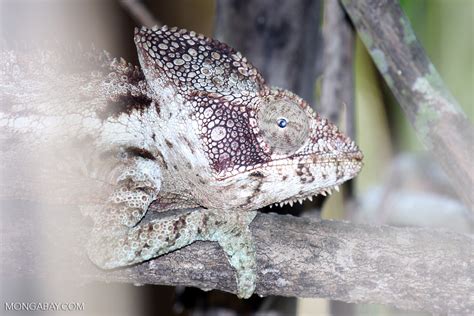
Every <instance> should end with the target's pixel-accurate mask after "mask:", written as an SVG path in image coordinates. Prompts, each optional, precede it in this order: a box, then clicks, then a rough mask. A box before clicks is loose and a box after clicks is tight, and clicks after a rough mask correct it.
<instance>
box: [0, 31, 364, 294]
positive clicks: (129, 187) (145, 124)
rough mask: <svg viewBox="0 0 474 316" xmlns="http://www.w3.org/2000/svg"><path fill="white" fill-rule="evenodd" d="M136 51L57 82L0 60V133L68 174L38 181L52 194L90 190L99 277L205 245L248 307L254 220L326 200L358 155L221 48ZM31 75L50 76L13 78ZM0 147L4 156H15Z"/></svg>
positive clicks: (193, 38)
mask: <svg viewBox="0 0 474 316" xmlns="http://www.w3.org/2000/svg"><path fill="white" fill-rule="evenodd" d="M134 40H135V43H136V46H137V53H138V57H139V61H140V67H138V66H134V65H132V64H130V63H127V62H125V61H124V60H123V59H110V58H109V57H108V56H106V55H101V57H100V58H97V62H96V63H93V64H92V65H89V67H85V68H80V67H79V66H78V65H79V64H74V67H73V69H72V70H70V71H67V72H64V71H62V70H61V69H59V68H58V67H52V66H49V65H48V66H47V67H43V64H40V63H39V62H38V60H39V61H41V63H51V64H54V62H56V60H57V59H58V58H56V55H54V54H52V55H48V54H41V59H38V60H22V58H21V57H20V56H16V55H15V54H12V53H9V52H2V57H3V58H2V60H1V61H0V66H1V68H0V70H1V73H0V74H1V77H0V83H1V85H0V95H1V96H2V99H3V100H7V101H8V102H10V103H11V104H10V106H9V107H8V108H6V109H3V110H2V112H0V127H1V128H2V131H5V132H8V133H9V134H12V135H15V137H19V136H18V135H21V137H24V138H25V144H26V146H27V147H29V149H30V150H34V151H36V150H38V152H45V151H44V150H43V151H41V148H39V147H38V148H37V147H34V148H33V147H32V144H35V146H36V144H37V143H38V141H37V140H38V139H40V140H42V141H46V142H49V143H50V144H53V145H54V146H59V148H58V149H56V150H54V151H53V152H54V155H50V156H47V157H48V160H47V161H48V164H47V165H46V166H45V167H50V165H51V166H53V165H54V166H55V165H57V164H58V163H59V164H60V165H64V164H66V163H69V164H71V165H74V168H72V167H71V168H70V169H71V170H80V173H79V174H80V176H78V175H77V174H74V173H72V172H71V173H70V174H71V177H66V175H61V176H60V177H58V176H49V175H48V174H47V173H44V174H45V175H46V176H47V179H60V180H62V181H63V182H61V183H60V185H58V186H57V190H58V192H59V190H62V189H63V187H64V188H65V189H64V192H68V193H69V194H71V193H70V192H75V193H76V194H78V193H77V192H79V190H75V189H76V188H81V189H83V188H86V189H87V188H89V187H90V188H91V189H90V190H89V191H90V192H87V193H91V192H92V193H93V194H94V196H95V195H98V197H97V198H96V197H95V198H94V199H93V200H92V199H91V198H89V199H88V200H87V203H86V204H89V205H87V207H86V206H84V207H83V209H84V212H85V213H86V214H87V215H89V216H91V217H92V219H93V222H94V227H93V229H92V233H91V238H90V240H89V242H88V245H87V249H88V254H89V257H90V259H91V260H92V261H93V262H94V263H95V264H97V265H98V266H99V267H102V268H106V269H111V268H117V267H121V266H127V265H131V264H136V263H139V262H143V261H146V260H149V259H151V258H154V257H157V256H160V255H163V254H166V253H168V252H170V251H173V250H176V249H179V248H182V247H184V246H186V245H189V244H190V243H193V242H194V241H196V240H209V241H217V242H218V243H219V245H220V246H221V247H222V248H223V249H224V251H225V253H226V254H227V257H228V259H229V263H230V264H231V265H232V266H233V267H234V268H235V270H236V279H237V289H236V292H237V294H238V295H239V296H240V297H249V296H250V295H251V294H252V293H253V292H254V290H255V286H256V252H255V245H254V243H253V239H252V235H251V232H250V229H249V224H250V223H251V222H252V220H253V218H254V217H255V215H256V212H255V211H256V210H258V209H259V208H262V207H265V206H268V205H273V204H280V205H281V204H286V203H290V204H293V202H294V201H297V200H299V201H302V200H304V199H307V198H308V199H311V198H312V196H314V195H317V194H324V195H325V194H327V193H328V192H330V191H331V189H333V188H335V189H338V185H339V184H341V183H343V182H344V181H346V180H349V179H351V178H353V177H354V176H356V175H357V174H358V172H359V171H360V169H361V167H362V153H361V152H360V151H359V149H358V148H357V146H356V145H355V143H354V142H353V141H352V140H350V139H349V138H348V137H347V136H345V135H343V134H342V133H341V132H340V131H339V130H338V129H337V127H336V126H335V125H334V124H332V123H330V122H329V121H328V120H326V119H324V118H322V117H321V116H320V115H319V114H317V113H315V112H314V111H313V110H312V109H311V107H310V106H309V105H308V104H307V103H306V102H305V101H304V100H302V99H301V98H299V97H298V96H296V95H294V94H293V93H291V92H289V91H286V90H282V89H278V88H273V87H269V86H267V85H266V84H265V82H264V80H263V78H262V76H261V75H260V73H259V72H258V71H257V69H256V68H255V67H253V66H252V65H251V64H250V63H249V62H248V61H247V60H246V58H245V57H243V56H242V55H241V54H240V53H239V52H237V51H236V50H234V49H232V48H230V47H229V46H227V45H226V44H223V43H220V42H218V41H216V40H213V39H209V38H206V37H204V36H203V35H200V34H196V33H195V32H189V31H186V30H182V29H178V28H168V27H163V28H160V29H147V28H144V27H142V28H139V29H136V31H135V37H134ZM90 66H93V67H96V69H94V70H93V71H92V70H90ZM35 67H36V68H38V69H43V68H44V69H48V72H47V73H46V72H41V71H30V72H31V74H30V77H31V78H30V80H23V79H22V80H19V79H18V78H22V76H23V74H24V73H27V72H29V70H31V69H33V70H34V69H36V68H35ZM42 67H43V68H42ZM93 67H92V68H93ZM18 70H19V71H18ZM18 72H19V74H18ZM45 76H48V80H45ZM68 83H69V84H71V85H72V87H78V88H74V89H71V86H70V85H68ZM48 85H50V86H51V87H54V90H51V89H49V90H48V89H47V88H48V87H47V86H48ZM42 91H43V92H44V96H42V95H41V92H42ZM51 91H52V93H51ZM64 92H66V93H69V95H68V98H67V100H68V102H62V101H63V100H64V98H63V97H61V93H64ZM25 94H30V95H32V96H34V97H32V99H31V102H30V104H31V109H29V111H25V108H24V107H22V106H18V105H17V104H20V103H21V102H16V101H15V100H18V99H21V98H23V96H24V95H25ZM45 100H46V101H48V102H45ZM52 104H53V105H54V106H53V105H52ZM25 112H28V115H26V114H25ZM25 126H28V132H27V133H25V130H26V129H25ZM17 130H18V131H21V133H18V132H17ZM5 134H6V133H5ZM33 140H34V141H33ZM9 144H11V142H9ZM10 146H11V148H10V150H9V151H5V152H4V153H2V154H4V155H14V153H15V148H14V146H13V145H10ZM55 148H56V147H55ZM48 152H52V151H51V150H49V151H48ZM68 152H71V154H70V155H69V156H67V155H66V154H67V153H68ZM49 158H51V159H49ZM11 160H12V161H13V159H11ZM68 175H69V174H68ZM78 179H81V180H84V181H85V180H87V181H90V182H91V183H93V184H94V185H90V186H89V185H82V183H81V184H79V183H80V182H79V181H78ZM68 183H70V184H71V185H72V184H74V186H73V187H74V188H75V189H71V188H70V187H69V186H67V185H66V184H68ZM88 183H89V182H88ZM92 193H91V194H92ZM99 193H100V194H99ZM84 194H85V193H84ZM56 195H59V194H56ZM92 201H93V202H94V203H93V204H94V205H92V206H91V205H90V204H91V203H92ZM155 212H159V213H160V214H159V215H160V216H158V217H157V216H151V215H153V214H150V213H155ZM147 214H148V215H150V217H147ZM155 215H156V214H155Z"/></svg>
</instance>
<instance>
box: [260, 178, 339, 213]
mask: <svg viewBox="0 0 474 316" xmlns="http://www.w3.org/2000/svg"><path fill="white" fill-rule="evenodd" d="M333 189H334V190H336V191H337V192H339V185H337V184H336V185H333V186H330V187H327V188H323V189H320V190H319V191H318V192H316V193H315V194H311V195H308V196H305V197H297V198H292V199H286V200H284V201H281V202H276V203H273V204H270V205H269V207H270V208H272V207H273V205H275V206H279V207H283V206H285V205H286V204H289V205H290V206H291V207H293V204H295V203H296V202H299V203H300V204H301V205H303V201H304V200H306V199H308V200H310V201H311V202H312V201H313V196H317V195H318V194H321V195H323V196H328V195H331V194H332V190H333Z"/></svg>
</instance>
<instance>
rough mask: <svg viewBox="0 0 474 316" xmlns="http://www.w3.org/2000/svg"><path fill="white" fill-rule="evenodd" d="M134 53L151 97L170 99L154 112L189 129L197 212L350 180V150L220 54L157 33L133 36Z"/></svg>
mask: <svg viewBox="0 0 474 316" xmlns="http://www.w3.org/2000/svg"><path fill="white" fill-rule="evenodd" d="M135 43H136V45H137V50H138V55H139V59H140V63H141V65H142V69H143V71H144V74H145V77H146V78H147V82H148V84H149V85H150V87H151V88H152V90H154V91H155V94H156V95H157V97H161V98H162V99H163V98H166V93H164V91H165V92H166V91H167V90H169V89H171V90H173V93H172V94H168V95H173V96H178V98H176V97H173V98H172V99H171V98H169V99H168V100H161V102H159V103H160V104H163V106H164V107H166V106H168V104H169V106H172V104H176V99H179V100H180V101H179V102H180V103H182V104H183V106H182V107H181V108H182V109H186V111H187V115H189V119H190V121H191V122H192V124H188V125H189V126H193V128H191V129H187V133H193V134H194V136H195V138H194V139H196V140H197V142H198V143H199V144H198V146H196V148H194V152H196V151H197V153H196V155H200V154H201V156H202V157H205V159H196V160H195V161H194V168H195V169H198V168H199V173H200V179H199V180H200V181H199V182H198V181H197V179H194V178H193V177H194V176H193V175H194V174H196V173H195V172H194V173H190V174H189V182H190V183H191V184H192V183H195V184H197V187H198V188H197V189H194V190H192V191H193V192H195V195H196V196H194V197H193V198H195V200H196V201H197V202H198V204H200V205H202V206H204V207H208V208H214V209H239V210H254V209H258V208H260V207H263V206H266V205H270V204H273V203H277V202H292V201H294V200H298V199H305V198H309V197H311V196H313V195H317V194H325V193H326V192H327V191H330V190H331V189H332V188H337V186H338V185H339V184H341V183H342V182H344V181H346V180H348V179H351V178H353V177H354V176H356V175H357V173H358V172H359V171H360V169H361V167H362V153H361V152H360V150H359V149H358V148H357V146H356V145H355V143H354V142H353V141H352V140H350V139H349V138H348V137H347V136H345V135H343V134H342V133H341V132H340V131H339V130H338V129H337V127H336V126H335V125H334V124H332V123H330V122H329V121H328V120H326V119H324V118H322V117H321V116H320V115H318V114H316V113H315V112H314V111H313V110H312V109H311V108H310V106H309V105H308V104H307V103H306V102H305V101H303V100H302V99H301V98H299V97H298V96H296V95H294V94H292V93H291V92H289V91H286V90H281V89H277V88H270V87H268V86H267V85H266V84H265V82H264V80H263V78H262V76H261V75H260V73H259V72H258V71H257V70H256V69H255V67H253V66H252V65H251V64H250V63H249V62H248V61H247V60H246V58H245V57H243V56H242V55H241V54H240V53H239V52H237V51H235V50H234V49H232V48H230V47H229V46H227V45H225V44H223V43H220V42H218V41H216V40H212V39H209V38H206V37H204V36H202V35H199V34H196V33H194V32H188V31H186V30H180V29H177V28H167V27H163V28H161V29H154V30H150V29H146V28H141V29H137V30H136V33H135ZM173 102H174V103H173ZM174 106H176V105H174ZM164 110H165V109H164ZM198 161H200V162H198ZM203 179H204V180H205V181H203Z"/></svg>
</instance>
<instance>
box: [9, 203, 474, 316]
mask: <svg viewBox="0 0 474 316" xmlns="http://www.w3.org/2000/svg"><path fill="white" fill-rule="evenodd" d="M4 209H5V210H10V211H9V212H7V211H3V212H2V213H1V216H2V221H1V222H2V226H3V227H2V230H1V239H0V249H1V257H2V263H1V277H2V278H5V277H8V278H12V277H13V278H39V279H45V278H48V272H45V271H55V273H58V274H60V275H61V277H62V278H66V279H70V280H73V279H74V278H77V277H78V276H81V281H82V282H83V281H107V282H109V281H114V282H117V281H118V282H127V283H135V284H137V283H138V284H168V285H189V286H195V287H199V288H203V289H220V290H224V291H230V292H234V291H235V279H234V274H233V271H232V268H231V267H230V266H229V265H228V264H227V261H226V259H225V256H224V253H223V252H222V250H221V249H220V248H219V247H218V246H217V245H216V244H213V243H209V242H199V243H195V244H193V245H191V246H189V247H185V248H183V249H181V250H178V251H175V252H173V253H171V254H168V255H165V256H162V257H159V258H157V259H154V260H151V261H149V262H146V263H143V264H140V265H136V266H133V267H130V268H126V269H119V270H116V271H109V272H107V271H101V270H98V269H96V268H95V267H94V266H92V264H91V263H90V262H89V260H88V259H87V256H86V255H85V253H84V250H83V245H84V243H85V240H86V235H87V229H85V228H84V227H85V226H84V223H85V222H84V220H83V219H82V218H81V217H80V216H78V215H74V214H75V213H74V212H70V211H65V210H64V209H63V208H58V209H57V210H55V211H52V210H49V212H48V214H43V215H46V216H42V215H41V214H42V213H41V212H39V211H34V209H31V208H30V207H29V206H28V205H23V206H22V208H21V210H16V211H13V210H14V207H12V206H11V205H10V206H7V207H5V208H4ZM31 219H34V220H31ZM252 233H253V234H254V237H255V241H256V245H257V260H258V284H257V290H256V293H257V294H259V295H264V296H265V295H282V296H298V297H324V298H330V299H335V300H341V301H345V302H357V303H362V302H364V303H382V304H389V305H393V306H396V307H398V308H401V309H406V310H423V311H428V312H432V313H454V314H469V313H473V312H474V298H473V297H472V293H474V281H473V280H472V276H473V275H474V240H473V237H472V236H469V235H462V234H457V233H452V232H443V231H432V230H427V229H423V228H396V227H389V226H380V227H373V226H367V225H356V224H352V223H347V222H337V221H314V220H308V219H304V218H295V217H291V216H281V215H275V214H260V215H259V216H258V217H257V218H256V220H255V221H254V222H253V224H252ZM58 236H60V238H58ZM64 236H70V237H71V238H72V240H71V241H70V243H67V244H66V243H64V244H63V245H61V242H60V240H61V238H65V237H64ZM40 241H41V243H40ZM40 245H43V246H40ZM53 249H54V250H55V253H56V254H53V251H52V250H53ZM25 256H27V257H28V260H25ZM45 267H47V268H45ZM63 271H66V272H63ZM49 273H51V272H49ZM71 283H77V282H71Z"/></svg>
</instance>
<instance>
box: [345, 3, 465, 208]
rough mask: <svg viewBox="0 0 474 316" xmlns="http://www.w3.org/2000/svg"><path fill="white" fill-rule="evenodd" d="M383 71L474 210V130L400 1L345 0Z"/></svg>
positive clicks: (421, 134) (425, 138)
mask: <svg viewBox="0 0 474 316" xmlns="http://www.w3.org/2000/svg"><path fill="white" fill-rule="evenodd" d="M342 3H343V4H344V7H345V9H346V11H347V13H348V14H349V16H350V17H351V19H352V22H353V23H354V25H355V27H356V29H357V32H358V33H359V35H360V37H361V39H362V41H363V42H364V44H365V46H366V47H367V49H368V51H369V53H370V55H371V56H372V59H373V60H374V62H375V64H376V65H377V68H378V69H379V71H380V73H381V74H382V76H383V77H384V79H385V81H386V82H387V84H388V86H389V87H390V89H391V91H392V92H393V94H394V95H395V97H396V98H397V100H398V102H399V103H400V106H401V107H402V108H403V110H404V111H405V114H406V116H407V119H408V120H409V121H410V123H411V125H412V126H413V127H414V129H415V131H416V133H417V135H418V137H419V138H420V140H421V142H422V143H423V144H424V145H425V147H426V148H427V149H428V150H430V151H431V154H432V156H433V158H434V159H436V160H437V161H438V162H439V163H440V165H441V166H442V167H443V169H444V170H445V171H446V173H447V174H448V175H449V177H450V179H451V180H452V184H453V187H454V188H455V190H456V191H457V193H458V194H459V196H460V197H461V198H462V199H463V200H464V202H465V203H466V205H467V206H468V207H470V208H471V209H473V210H474V194H473V191H472V188H473V186H474V169H473V168H472V152H473V150H474V129H473V127H472V124H471V122H469V120H468V119H467V117H466V116H465V114H464V113H463V111H462V109H461V108H460V106H459V105H458V103H457V102H456V100H455V99H454V98H453V96H452V95H451V94H450V92H449V91H448V90H447V88H446V87H445V85H444V83H443V81H442V79H441V77H440V75H439V74H438V72H437V71H436V69H435V68H434V66H433V64H432V63H431V61H430V60H429V58H428V57H427V55H426V54H425V52H424V51H423V47H422V46H421V44H420V43H419V42H418V41H417V39H416V36H415V33H414V32H413V29H412V28H411V26H410V22H409V21H408V19H407V17H406V16H405V14H404V13H403V11H402V10H401V8H400V6H399V4H398V1H396V0H369V1H353V0H343V1H342Z"/></svg>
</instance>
